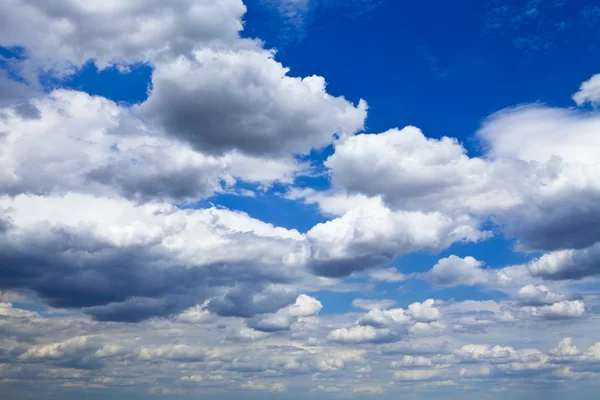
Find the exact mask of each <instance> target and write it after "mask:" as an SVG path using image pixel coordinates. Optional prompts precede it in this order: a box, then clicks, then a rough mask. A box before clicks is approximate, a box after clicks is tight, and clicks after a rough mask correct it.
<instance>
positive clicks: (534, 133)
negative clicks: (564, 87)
mask: <svg viewBox="0 0 600 400" xmlns="http://www.w3.org/2000/svg"><path fill="white" fill-rule="evenodd" d="M599 126H600V117H599V116H598V115H597V114H596V113H583V112H580V111H577V110H571V109H563V108H550V107H545V106H542V105H537V104H536V105H526V106H520V107H515V108H509V109H506V110H503V111H500V112H498V113H496V114H494V115H492V116H490V117H489V118H488V119H487V120H486V121H485V122H484V124H483V126H482V128H481V129H480V130H479V132H478V136H479V137H480V138H481V139H482V140H483V141H484V143H485V145H486V146H487V150H488V155H489V156H491V157H493V158H496V159H502V158H509V159H511V158H512V159H519V160H525V161H537V162H540V163H545V162H547V161H549V160H551V159H552V157H560V158H561V159H562V160H563V161H566V162H574V163H582V164H587V165H593V164H596V163H597V161H598V158H597V153H596V151H595V149H597V148H598V146H600V139H599V138H598V136H597V135H596V134H595V133H594V132H596V131H597V130H598V127H599ZM565 132H569V134H568V135H567V134H565ZM582 178H583V177H582Z"/></svg>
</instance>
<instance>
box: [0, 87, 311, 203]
mask: <svg viewBox="0 0 600 400" xmlns="http://www.w3.org/2000/svg"><path fill="white" fill-rule="evenodd" d="M31 106H32V107H35V109H36V110H37V111H38V113H39V115H38V116H37V117H35V118H31V117H28V116H27V115H22V114H20V113H19V112H18V110H17V109H16V108H12V107H6V108H5V109H3V110H0V113H3V114H5V116H6V117H5V118H2V119H0V130H1V131H3V132H5V134H4V135H2V136H0V166H1V167H2V171H1V172H0V191H1V192H2V193H5V194H10V195H17V194H21V193H30V194H53V193H60V194H64V193H66V192H69V191H76V192H80V193H81V192H83V193H90V194H94V195H98V196H106V195H111V194H119V195H121V196H124V197H127V198H130V199H134V200H137V201H148V200H156V199H168V200H175V201H178V202H181V201H185V200H194V201H197V200H198V199H200V198H203V197H208V196H210V195H212V194H213V193H215V192H220V191H224V189H225V188H226V187H228V186H231V185H233V184H234V183H235V181H236V179H235V177H240V178H242V179H247V180H249V181H255V182H260V183H262V184H265V185H269V184H270V183H272V182H274V181H277V180H281V181H286V180H289V179H290V177H292V176H293V175H294V174H295V173H296V171H298V170H300V169H301V168H302V166H301V165H299V164H297V163H294V162H291V161H286V160H284V159H274V160H269V159H267V160H265V159H257V158H255V157H249V156H243V155H240V154H238V153H235V152H234V153H229V154H227V155H224V156H210V155H206V154H203V153H200V152H197V151H194V150H193V149H192V148H191V147H190V146H189V145H187V144H185V143H183V142H180V141H177V140H172V139H169V138H166V137H163V136H161V135H160V134H159V132H158V131H156V129H154V128H152V127H151V126H148V125H146V124H145V123H143V122H142V121H141V120H139V119H138V118H136V117H135V116H134V115H133V114H132V113H131V111H130V110H128V109H127V108H123V107H120V106H118V105H117V104H115V103H114V102H112V101H110V100H107V99H105V98H102V97H94V96H90V95H88V94H86V93H82V92H76V91H69V90H56V91H54V92H52V93H50V94H49V95H48V96H42V97H38V98H36V99H34V100H32V101H31ZM47 142H52V143H53V146H46V145H45V143H47Z"/></svg>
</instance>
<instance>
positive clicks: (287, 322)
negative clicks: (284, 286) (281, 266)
mask: <svg viewBox="0 0 600 400" xmlns="http://www.w3.org/2000/svg"><path fill="white" fill-rule="evenodd" d="M322 308H323V305H322V304H321V302H320V301H318V300H317V299H315V298H314V297H310V296H307V295H305V294H301V295H300V296H298V298H297V299H296V302H295V303H294V304H291V305H289V306H287V307H284V308H282V309H280V310H278V311H277V312H276V313H274V314H271V315H267V316H265V317H263V318H261V319H259V320H258V321H256V322H254V323H252V327H253V328H255V329H258V330H261V331H266V332H271V331H279V330H285V329H289V328H290V326H291V325H292V324H293V323H294V322H296V321H297V320H298V319H299V318H302V317H310V316H314V315H317V314H318V313H319V311H321V309H322Z"/></svg>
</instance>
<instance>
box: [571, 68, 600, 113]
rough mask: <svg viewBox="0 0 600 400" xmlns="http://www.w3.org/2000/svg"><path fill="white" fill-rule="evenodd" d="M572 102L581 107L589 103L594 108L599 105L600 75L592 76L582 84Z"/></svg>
mask: <svg viewBox="0 0 600 400" xmlns="http://www.w3.org/2000/svg"><path fill="white" fill-rule="evenodd" d="M573 100H575V103H577V105H579V106H581V105H583V104H585V103H590V104H592V105H594V106H596V105H598V104H600V74H597V75H594V76H592V77H591V78H590V79H588V80H587V81H585V82H583V83H582V84H581V86H580V87H579V91H578V92H577V93H575V94H574V95H573Z"/></svg>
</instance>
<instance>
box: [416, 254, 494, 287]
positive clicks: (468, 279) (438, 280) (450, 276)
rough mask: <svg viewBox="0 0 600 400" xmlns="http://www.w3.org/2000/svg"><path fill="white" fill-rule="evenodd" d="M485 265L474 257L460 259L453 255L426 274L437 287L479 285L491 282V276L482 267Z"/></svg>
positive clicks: (440, 261)
mask: <svg viewBox="0 0 600 400" xmlns="http://www.w3.org/2000/svg"><path fill="white" fill-rule="evenodd" d="M482 265H483V263H482V262H481V261H478V260H476V259H474V258H473V257H465V258H460V257H457V256H455V255H451V256H449V257H446V258H442V259H441V260H439V261H438V262H437V264H435V265H434V266H433V268H432V269H431V271H429V273H428V274H426V278H427V279H428V280H429V281H431V282H432V283H433V284H435V285H439V286H456V285H477V284H485V283H487V282H488V281H489V275H488V273H487V272H486V271H484V270H483V269H482V268H481V266H482Z"/></svg>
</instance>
